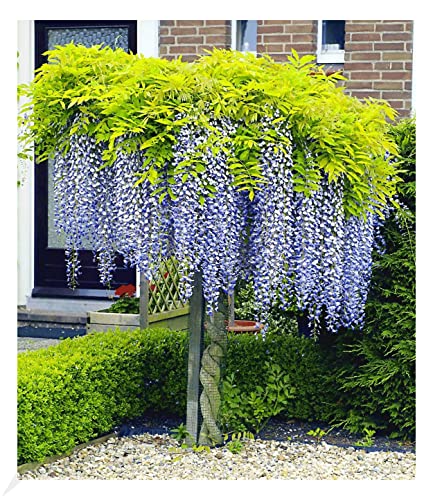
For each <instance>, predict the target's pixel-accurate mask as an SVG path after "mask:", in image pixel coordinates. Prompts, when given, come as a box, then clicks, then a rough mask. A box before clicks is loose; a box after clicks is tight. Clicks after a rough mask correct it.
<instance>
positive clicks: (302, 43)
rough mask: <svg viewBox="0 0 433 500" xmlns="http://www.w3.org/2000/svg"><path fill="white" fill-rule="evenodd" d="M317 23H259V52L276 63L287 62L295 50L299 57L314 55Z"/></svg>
mask: <svg viewBox="0 0 433 500" xmlns="http://www.w3.org/2000/svg"><path fill="white" fill-rule="evenodd" d="M316 47H317V21H258V22H257V52H258V53H259V54H268V55H270V56H271V57H272V59H274V60H275V61H284V62H286V61H287V56H288V55H290V53H291V50H292V48H294V49H295V50H296V51H297V52H298V54H299V55H301V56H303V55H305V54H314V53H315V52H316Z"/></svg>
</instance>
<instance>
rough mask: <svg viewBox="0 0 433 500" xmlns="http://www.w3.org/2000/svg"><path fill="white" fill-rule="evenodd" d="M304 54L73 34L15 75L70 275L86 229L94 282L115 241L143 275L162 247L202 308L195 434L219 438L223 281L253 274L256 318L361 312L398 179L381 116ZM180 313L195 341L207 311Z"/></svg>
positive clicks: (357, 317) (335, 324) (109, 265)
mask: <svg viewBox="0 0 433 500" xmlns="http://www.w3.org/2000/svg"><path fill="white" fill-rule="evenodd" d="M312 59H313V58H312V57H309V56H308V57H304V58H301V59H300V58H299V57H298V56H297V54H296V52H293V54H292V56H291V57H289V61H288V63H286V64H277V63H275V62H274V61H272V60H271V59H270V58H268V57H261V58H256V57H254V56H252V55H244V54H240V53H237V52H232V51H214V52H213V53H211V54H209V55H206V56H204V57H202V58H201V59H199V60H198V61H197V62H195V63H189V64H187V63H182V62H180V61H163V60H157V59H146V58H142V57H140V56H134V55H131V54H126V53H124V52H122V51H121V50H116V51H112V50H111V49H109V48H102V47H92V48H91V49H86V48H84V47H81V46H74V45H72V44H71V45H68V46H65V47H58V48H56V50H54V51H51V52H49V53H48V60H49V63H48V64H46V65H44V66H43V67H42V68H41V69H40V70H39V72H38V74H37V76H36V78H35V79H34V81H33V82H32V83H31V84H30V85H28V86H25V87H21V88H20V92H21V94H22V95H25V96H27V97H28V99H29V103H28V104H27V105H26V106H24V107H23V109H22V114H21V120H22V123H23V124H24V125H25V127H26V128H25V131H24V132H23V134H22V140H23V142H24V143H25V142H26V141H33V143H34V146H35V153H36V156H37V158H38V159H40V160H43V159H45V158H48V157H53V158H54V178H55V182H54V186H55V187H54V189H55V202H56V218H57V227H58V230H59V231H61V232H63V233H64V234H65V235H66V258H67V262H68V268H67V272H68V280H69V283H70V286H72V287H74V286H77V284H78V283H79V275H80V264H79V254H80V248H82V244H83V241H85V240H86V241H90V242H91V243H92V245H93V248H94V249H95V259H96V260H97V262H98V266H99V270H100V276H101V281H102V283H105V284H107V285H109V283H110V278H111V276H112V273H113V270H114V257H115V254H116V253H120V254H121V255H122V256H123V257H124V259H125V260H126V262H127V263H129V264H130V265H131V266H136V267H137V269H138V270H139V271H140V272H141V273H143V274H144V276H145V277H146V278H147V279H150V278H151V276H152V274H153V272H154V271H155V270H156V269H157V268H158V266H159V265H160V263H161V261H163V260H164V259H167V258H171V257H175V259H176V261H177V263H178V271H179V274H180V276H181V289H182V293H183V297H184V299H185V300H188V299H191V298H193V301H195V302H197V300H198V302H197V304H198V306H197V307H199V309H200V308H201V309H200V310H203V309H204V307H206V314H207V318H208V320H207V329H208V332H209V335H210V338H211V344H210V345H209V346H208V347H207V349H206V351H205V352H204V353H203V356H202V364H201V370H200V379H201V382H202V384H203V392H202V396H201V409H202V414H203V425H202V428H201V431H200V437H199V441H200V442H201V443H218V442H221V439H222V438H221V434H220V433H219V429H218V425H217V416H218V409H219V395H218V382H219V373H220V361H221V359H222V357H223V354H224V349H225V342H226V336H225V335H226V328H225V322H224V320H225V312H224V311H223V310H222V307H221V303H222V301H221V294H230V295H231V294H233V291H234V289H235V286H236V284H237V283H238V282H239V281H240V280H247V281H250V282H252V283H253V285H254V290H255V297H256V302H257V312H256V315H257V321H260V322H262V323H263V324H265V325H266V321H267V316H268V314H269V310H270V308H271V307H272V305H273V304H274V303H275V301H276V300H278V301H279V303H280V304H282V306H283V307H285V308H294V307H295V308H297V309H298V310H299V311H303V312H304V313H305V314H306V315H307V317H308V319H309V321H310V324H311V327H312V329H313V331H314V332H315V333H316V334H318V333H320V324H321V323H324V324H325V325H326V328H327V329H328V330H329V331H331V332H337V331H338V330H339V328H341V327H345V328H355V327H362V324H363V319H364V304H365V301H366V296H367V292H368V286H369V281H370V275H371V267H372V249H373V247H374V246H375V245H377V244H378V243H380V231H379V229H380V225H381V221H382V220H383V217H384V214H385V213H386V211H387V210H388V204H389V202H390V201H392V197H393V195H394V193H395V184H396V182H397V181H398V180H399V179H398V176H397V171H396V169H395V167H394V165H393V163H392V161H391V156H389V155H392V154H393V152H394V145H393V143H392V141H391V140H390V138H389V137H388V135H387V118H389V119H392V118H393V116H394V114H393V111H392V110H391V108H390V107H389V106H388V105H387V104H386V103H383V102H377V101H373V100H370V101H368V102H364V103H361V102H360V101H358V100H356V99H354V98H350V97H348V96H347V95H345V94H344V92H343V88H342V87H341V86H337V85H336V81H337V80H339V79H341V78H342V77H341V76H340V75H339V74H334V75H331V76H326V75H325V73H324V72H323V70H322V69H321V68H319V67H316V66H315V65H313V64H312V62H311V61H312ZM24 114H26V117H25V118H23V117H24ZM198 291H199V295H200V297H201V298H202V299H203V300H202V301H200V297H199V298H198V299H197V297H195V298H194V293H196V294H197V292H198ZM195 302H194V303H195ZM193 317H194V319H195V323H196V324H195V325H194V326H192V330H194V331H198V334H199V335H198V337H197V338H198V342H199V341H200V336H201V335H202V330H203V324H204V316H203V314H202V313H200V314H199V315H198V316H194V315H193ZM264 334H266V328H265V329H264ZM190 346H192V344H191V343H190ZM192 347H193V346H192ZM197 374H198V372H197V373H196V374H195V375H191V374H190V381H189V387H190V386H191V387H192V386H193V385H194V384H195V385H196V386H197V384H196V382H197V380H196V379H197ZM191 377H195V379H194V380H195V381H194V380H192V378H191ZM189 411H193V410H189ZM189 416H190V420H191V414H190V415H189ZM192 420H194V418H192ZM187 421H188V418H187ZM193 430H194V429H193ZM194 439H197V432H195V431H194Z"/></svg>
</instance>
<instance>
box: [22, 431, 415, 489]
mask: <svg viewBox="0 0 433 500" xmlns="http://www.w3.org/2000/svg"><path fill="white" fill-rule="evenodd" d="M242 444H243V446H242V449H241V451H240V452H239V453H232V452H231V451H230V450H229V449H228V448H227V447H226V446H222V447H218V448H211V449H210V450H209V451H208V450H205V451H193V450H191V449H183V448H181V447H180V445H179V443H178V442H177V441H175V440H173V439H172V438H171V437H170V436H169V435H168V434H161V435H152V434H147V433H144V434H141V435H135V436H128V437H117V436H116V437H111V438H110V439H108V440H107V441H106V442H104V443H100V444H97V445H92V446H88V447H86V448H83V449H81V450H79V451H76V452H74V453H73V454H72V455H70V456H69V457H66V458H63V459H59V460H57V461H55V462H52V463H51V464H45V465H44V466H40V467H39V468H37V469H35V470H31V471H28V472H25V473H23V474H18V479H22V480H27V479H31V480H34V479H41V480H44V479H69V480H75V479H78V480H81V479H156V480H171V479H194V480H195V479H196V480H200V479H211V480H215V479H217V480H218V479H219V480H236V479H246V480H254V479H272V480H274V479H307V480H317V479H344V480H353V479H361V480H363V479H390V480H396V479H398V480H400V479H402V480H407V479H415V453H412V452H396V451H370V452H365V451H364V450H355V449H354V448H345V447H341V446H334V445H330V444H328V443H326V442H322V443H320V444H306V443H297V442H290V441H287V442H281V441H273V440H260V439H257V440H246V441H243V443H242Z"/></svg>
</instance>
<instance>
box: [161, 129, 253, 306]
mask: <svg viewBox="0 0 433 500" xmlns="http://www.w3.org/2000/svg"><path fill="white" fill-rule="evenodd" d="M212 125H213V127H214V128H215V129H218V130H219V131H220V133H221V135H222V136H227V135H229V134H231V133H233V132H234V127H233V126H232V125H231V124H230V122H229V121H228V120H224V121H218V122H217V121H214V122H213V123H212ZM205 138H206V132H205V131H203V130H197V129H195V128H194V127H193V126H191V125H187V126H184V127H183V128H182V130H181V132H180V134H179V138H178V144H177V146H176V148H175V151H174V161H173V166H174V167H176V166H177V165H178V164H179V163H180V162H181V161H184V160H185V158H188V157H190V156H191V155H194V156H195V157H196V156H197V154H198V149H199V146H200V145H201V144H202V143H203V140H204V139H205ZM200 159H201V161H202V163H203V165H204V167H203V168H202V171H201V172H200V175H198V176H192V175H190V176H188V178H187V179H183V180H182V178H183V175H184V174H183V173H179V174H177V175H176V176H175V181H177V182H175V184H174V185H173V186H171V188H172V191H173V194H174V196H173V202H172V221H173V249H174V255H175V256H176V259H177V261H178V263H179V271H180V275H181V282H182V284H183V293H184V297H185V298H189V297H190V296H191V294H192V280H193V275H194V273H195V272H197V271H200V272H202V275H203V293H204V297H205V299H206V302H207V312H208V313H209V314H212V313H213V311H214V310H215V308H216V307H217V302H218V297H219V294H220V292H221V291H223V292H225V293H233V291H234V288H235V285H236V281H237V278H238V276H239V273H240V272H241V271H242V269H241V266H240V260H241V255H242V242H243V241H244V239H245V235H244V231H245V219H244V213H245V210H243V209H242V207H244V206H245V205H244V204H242V200H243V199H244V198H245V197H244V195H243V194H242V193H239V192H237V191H236V189H235V188H234V187H233V178H232V176H231V175H230V173H229V171H228V167H227V158H226V154H225V153H224V152H223V151H222V149H219V151H218V152H217V153H216V154H214V153H213V152H212V150H211V149H209V148H207V149H206V150H205V151H204V152H201V153H200ZM209 190H211V192H212V195H211V196H209Z"/></svg>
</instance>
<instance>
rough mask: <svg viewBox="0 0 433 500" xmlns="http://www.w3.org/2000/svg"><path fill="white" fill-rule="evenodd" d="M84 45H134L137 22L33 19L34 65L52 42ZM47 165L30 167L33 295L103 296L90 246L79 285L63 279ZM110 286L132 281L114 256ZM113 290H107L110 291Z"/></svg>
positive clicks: (62, 253) (62, 257) (129, 272)
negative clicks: (32, 178)
mask: <svg viewBox="0 0 433 500" xmlns="http://www.w3.org/2000/svg"><path fill="white" fill-rule="evenodd" d="M72 41H73V42H74V43H77V44H78V43H79V44H82V45H85V46H88V47H90V46H92V45H97V44H105V45H109V46H111V47H113V48H115V47H120V48H122V49H124V50H125V51H132V52H136V50H137V23H136V21H35V56H36V58H35V67H36V68H38V67H39V66H41V65H42V64H43V63H45V62H46V57H45V56H43V55H42V54H43V53H44V52H45V51H46V50H51V49H53V48H54V47H55V46H56V45H65V44H67V43H70V42H72ZM52 188H53V180H52V164H51V161H47V162H44V163H41V164H39V165H36V166H35V287H34V289H33V293H32V295H33V296H34V297H36V296H45V297H46V296H57V297H62V296H63V297H67V296H76V297H81V296H82V297H103V296H106V295H107V294H108V293H110V292H109V291H107V289H106V288H105V287H103V286H102V285H101V283H100V282H99V276H98V270H97V266H96V263H95V262H94V255H93V251H92V249H91V248H83V249H82V250H81V251H80V260H81V270H82V274H81V275H80V277H79V287H78V288H77V289H75V290H71V289H69V288H68V286H67V281H66V263H65V251H64V248H63V247H64V243H63V241H62V238H61V237H60V236H59V235H58V234H57V233H56V231H55V227H54V221H53V213H54V207H53V192H52ZM117 260H118V262H117V264H118V269H117V271H116V272H115V274H114V278H113V283H112V288H113V289H114V288H116V287H117V286H119V285H121V284H127V283H135V269H132V268H128V267H125V266H124V265H123V262H122V259H121V258H120V257H119V258H118V259H117ZM111 293H112V292H111Z"/></svg>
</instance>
